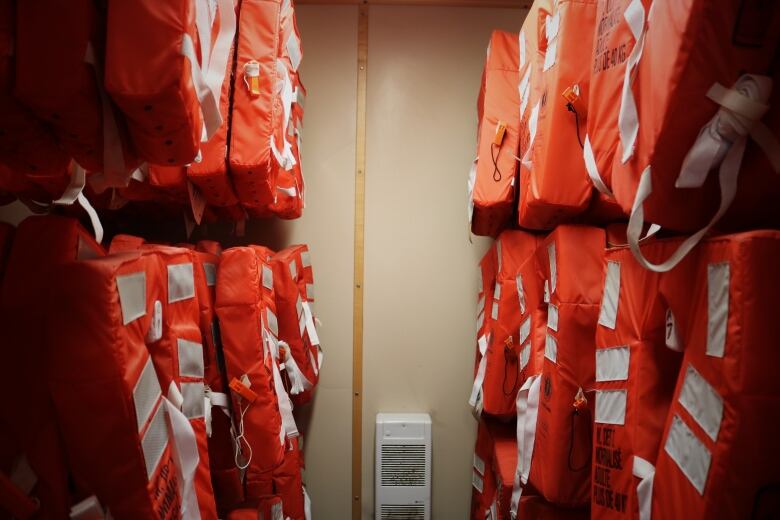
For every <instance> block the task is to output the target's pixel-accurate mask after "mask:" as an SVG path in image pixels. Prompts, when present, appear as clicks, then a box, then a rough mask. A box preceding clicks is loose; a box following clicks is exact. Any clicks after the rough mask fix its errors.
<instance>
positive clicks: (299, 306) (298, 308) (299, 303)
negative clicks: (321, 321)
mask: <svg viewBox="0 0 780 520" xmlns="http://www.w3.org/2000/svg"><path fill="white" fill-rule="evenodd" d="M295 310H296V311H297V312H298V317H299V318H300V317H301V314H303V300H301V295H300V294H299V295H298V301H296V302H295Z"/></svg>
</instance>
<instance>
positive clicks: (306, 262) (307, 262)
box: [301, 251, 311, 268]
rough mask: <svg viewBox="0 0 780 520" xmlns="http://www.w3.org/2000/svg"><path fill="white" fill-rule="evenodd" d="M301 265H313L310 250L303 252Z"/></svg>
mask: <svg viewBox="0 0 780 520" xmlns="http://www.w3.org/2000/svg"><path fill="white" fill-rule="evenodd" d="M301 265H302V266H303V267H304V268H306V267H311V255H309V252H308V251H304V252H303V253H301Z"/></svg>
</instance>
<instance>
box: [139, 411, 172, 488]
mask: <svg viewBox="0 0 780 520" xmlns="http://www.w3.org/2000/svg"><path fill="white" fill-rule="evenodd" d="M167 445H168V425H167V423H166V421H165V412H164V410H163V407H162V406H158V407H157V411H156V412H155V413H154V418H152V422H151V423H150V424H149V428H148V429H147V430H146V432H145V433H144V437H143V439H141V449H142V450H143V452H144V463H145V464H146V478H147V479H150V478H152V475H153V474H154V470H155V469H157V465H158V464H159V463H160V459H161V458H162V454H163V453H164V452H165V447H166V446H167Z"/></svg>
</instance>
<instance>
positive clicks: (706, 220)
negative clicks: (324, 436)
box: [612, 0, 780, 271]
mask: <svg viewBox="0 0 780 520" xmlns="http://www.w3.org/2000/svg"><path fill="white" fill-rule="evenodd" d="M637 2H638V0H637ZM626 23H627V24H628V25H629V27H630V29H631V31H632V32H633V33H635V34H637V35H639V36H638V37H639V39H640V40H642V39H643V41H644V44H643V46H639V47H635V48H634V50H635V51H636V50H637V49H640V50H639V52H636V53H634V51H632V54H633V55H632V56H630V57H629V58H630V59H629V61H631V62H632V63H635V65H634V66H633V67H632V68H631V69H630V71H629V72H630V74H627V75H626V77H625V78H624V83H623V89H622V92H623V95H622V99H621V104H620V112H619V117H618V130H619V136H620V141H621V144H620V149H619V152H618V154H616V156H615V158H614V160H613V164H612V169H613V176H612V187H613V192H614V195H615V197H616V199H617V201H618V202H619V203H620V204H621V206H622V207H623V208H624V209H625V210H626V211H631V225H630V226H629V242H630V243H632V244H634V246H635V245H636V243H637V242H638V239H639V234H640V231H639V229H640V228H641V227H642V224H643V222H645V221H646V222H652V223H654V224H659V225H661V226H662V227H665V228H669V229H674V230H677V231H685V232H691V231H696V230H699V231H698V232H696V233H695V234H693V235H692V236H691V237H690V239H689V240H688V241H686V242H684V243H683V245H681V248H680V249H679V251H678V252H675V254H674V255H673V256H672V257H671V258H670V259H669V260H668V261H664V262H660V263H657V264H655V265H651V264H650V263H649V262H646V261H642V262H643V265H645V266H646V267H648V268H652V269H655V270H661V271H663V270H668V269H669V268H670V267H671V266H673V265H674V264H675V263H676V262H678V261H679V260H680V259H681V258H682V257H683V256H684V255H685V253H687V252H688V251H689V250H690V249H691V248H692V247H693V246H694V245H695V244H696V242H697V241H699V240H700V239H701V238H702V237H703V236H704V234H705V233H706V232H707V230H708V229H710V228H711V227H712V226H714V225H716V223H717V222H718V221H719V220H720V219H721V217H723V216H724V215H725V214H726V212H727V210H728V209H729V208H730V206H731V202H732V201H733V200H734V199H735V197H739V198H741V197H743V196H744V197H756V198H755V199H753V200H747V199H746V198H742V200H741V201H740V202H739V205H738V207H739V208H740V210H739V211H734V212H732V213H731V214H730V215H729V216H730V218H732V219H733V220H734V222H732V223H731V224H732V225H735V224H740V221H741V220H743V218H742V217H743V216H744V218H745V220H746V221H747V222H748V223H749V222H751V221H752V222H754V223H755V222H756V221H757V217H756V216H755V215H754V213H755V208H756V207H757V206H758V205H759V204H763V205H762V206H761V208H762V213H764V215H765V217H762V220H761V222H760V223H761V224H762V225H767V223H772V222H775V223H777V222H780V213H778V211H777V210H776V206H777V205H776V204H774V202H773V201H774V200H775V197H773V196H772V194H775V195H777V194H778V193H780V180H778V177H777V176H776V175H775V173H774V172H777V171H780V152H779V151H778V150H780V146H778V144H777V136H776V133H777V132H778V127H777V126H776V127H775V128H774V129H772V130H770V129H769V128H768V127H767V126H766V125H765V124H764V123H763V122H762V121H761V120H762V118H764V115H765V114H766V113H767V111H768V110H769V107H770V103H771V102H772V101H774V100H776V99H777V96H773V95H772V92H773V90H772V84H773V81H772V78H771V77H770V76H768V75H766V74H768V73H770V71H772V70H773V67H775V66H776V61H777V60H776V59H775V58H776V54H777V52H776V51H777V49H778V42H780V6H778V5H777V4H775V3H771V2H770V3H767V4H753V3H751V4H749V5H746V4H745V3H744V2H741V1H738V0H724V1H721V2H708V1H702V0H685V1H682V2H676V1H670V0H658V1H653V3H652V6H651V7H650V8H649V9H643V8H642V7H641V5H637V8H634V9H631V10H629V9H627V10H626ZM642 49H643V50H642ZM632 58H633V61H632ZM683 114H684V117H683ZM775 121H778V119H775ZM748 141H754V144H757V145H760V146H758V147H757V148H756V150H755V153H760V154H762V155H766V157H767V159H768V160H765V161H761V164H763V165H764V168H763V169H761V170H757V171H753V172H751V173H750V175H746V176H745V177H744V178H740V179H739V180H738V177H739V175H740V171H741V170H743V169H744V168H745V166H746V165H745V164H744V161H743V157H744V155H745V150H746V148H747V143H748ZM713 170H717V171H718V174H717V175H710V174H709V173H710V172H711V171H713ZM745 184H750V185H752V186H751V188H750V189H748V190H746V191H744V192H743V191H742V190H741V189H740V188H741V186H743V185H745ZM719 192H720V193H719ZM735 209H737V208H735ZM632 230H633V232H632ZM634 250H635V252H637V253H638V252H639V251H638V250H637V249H636V247H635V248H634ZM640 260H641V259H640Z"/></svg>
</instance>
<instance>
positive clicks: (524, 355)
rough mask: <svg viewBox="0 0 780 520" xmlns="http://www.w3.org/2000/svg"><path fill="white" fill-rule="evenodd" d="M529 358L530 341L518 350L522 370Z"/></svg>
mask: <svg viewBox="0 0 780 520" xmlns="http://www.w3.org/2000/svg"><path fill="white" fill-rule="evenodd" d="M530 360H531V343H530V342H529V343H528V344H527V345H526V346H524V347H523V349H522V350H521V351H520V370H523V369H524V368H525V367H526V366H527V365H528V362H529V361H530Z"/></svg>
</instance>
